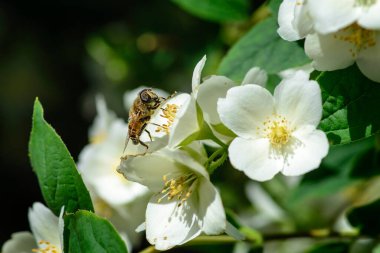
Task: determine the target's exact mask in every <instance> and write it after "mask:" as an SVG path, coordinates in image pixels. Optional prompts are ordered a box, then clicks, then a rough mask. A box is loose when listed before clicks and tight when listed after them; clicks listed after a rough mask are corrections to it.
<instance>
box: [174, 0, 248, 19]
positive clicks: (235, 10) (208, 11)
mask: <svg viewBox="0 0 380 253" xmlns="http://www.w3.org/2000/svg"><path fill="white" fill-rule="evenodd" d="M172 1H173V2H174V3H176V4H177V5H179V6H180V7H181V8H183V9H184V10H186V11H188V12H189V13H191V14H193V15H195V16H197V17H200V18H203V19H207V20H210V21H215V22H229V21H240V20H244V19H247V17H248V9H249V1H248V0H172Z"/></svg>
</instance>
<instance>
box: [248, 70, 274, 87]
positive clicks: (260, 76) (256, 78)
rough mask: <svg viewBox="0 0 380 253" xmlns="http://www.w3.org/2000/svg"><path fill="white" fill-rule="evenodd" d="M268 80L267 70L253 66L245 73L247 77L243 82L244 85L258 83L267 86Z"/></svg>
mask: <svg viewBox="0 0 380 253" xmlns="http://www.w3.org/2000/svg"><path fill="white" fill-rule="evenodd" d="M267 81H268V75H267V72H266V71H265V70H263V69H260V68H259V67H253V68H251V69H250V70H248V72H247V74H245V77H244V79H243V81H242V82H241V84H242V85H245V84H257V85H260V86H262V87H265V86H266V84H267Z"/></svg>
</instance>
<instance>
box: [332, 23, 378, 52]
mask: <svg viewBox="0 0 380 253" xmlns="http://www.w3.org/2000/svg"><path fill="white" fill-rule="evenodd" d="M334 38H336V39H338V40H342V41H345V42H347V43H350V44H352V45H353V47H354V48H352V49H350V52H351V55H352V57H353V58H356V57H357V56H358V54H359V52H360V51H361V50H365V49H367V48H369V47H374V46H376V34H375V31H372V30H367V29H364V28H362V27H360V26H359V25H358V24H356V23H355V24H352V25H350V26H348V27H346V28H344V29H343V30H341V31H340V32H339V33H337V34H335V35H334Z"/></svg>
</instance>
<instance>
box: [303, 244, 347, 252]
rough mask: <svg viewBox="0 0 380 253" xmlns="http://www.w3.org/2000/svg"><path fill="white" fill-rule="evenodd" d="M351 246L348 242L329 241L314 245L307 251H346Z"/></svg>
mask: <svg viewBox="0 0 380 253" xmlns="http://www.w3.org/2000/svg"><path fill="white" fill-rule="evenodd" d="M349 248H350V247H349V244H348V243H347V242H328V243H321V244H319V245H316V246H314V247H313V248H312V249H310V250H309V251H307V253H346V252H348V251H349Z"/></svg>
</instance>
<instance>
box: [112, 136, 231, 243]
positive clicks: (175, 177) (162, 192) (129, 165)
mask: <svg viewBox="0 0 380 253" xmlns="http://www.w3.org/2000/svg"><path fill="white" fill-rule="evenodd" d="M190 146H194V143H193V144H192V145H190ZM190 146H188V147H187V148H189V147H190ZM194 153H196V154H197V155H196V156H197V157H196V159H194V158H193V157H191V156H190V155H189V154H188V153H187V152H185V151H182V150H178V149H177V150H168V149H161V150H159V151H157V152H154V153H151V154H146V155H145V156H138V157H132V158H129V159H127V160H123V161H122V162H121V164H120V167H119V172H120V173H123V174H124V176H125V177H126V178H127V179H129V180H133V181H135V182H139V183H141V184H143V185H146V186H147V187H148V188H149V189H150V190H151V191H153V192H155V193H156V194H155V195H154V196H153V197H152V198H151V199H150V201H149V204H148V206H147V210H146V216H145V223H146V237H147V240H148V241H149V242H150V243H151V244H154V245H155V248H156V249H158V250H167V249H170V248H172V247H174V246H176V245H180V244H183V243H186V242H187V241H190V240H191V239H193V238H195V237H196V236H198V235H200V234H201V233H202V232H203V233H205V234H209V235H213V234H220V233H222V232H223V231H224V230H225V228H226V217H225V213H224V208H223V205H222V201H221V198H220V196H219V193H218V191H217V190H216V189H215V187H214V186H213V185H212V183H211V182H210V179H209V175H208V173H207V171H206V169H205V168H204V167H203V165H202V162H204V161H205V159H206V156H205V154H204V152H202V151H200V150H199V149H198V150H193V152H192V154H193V155H194Z"/></svg>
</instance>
